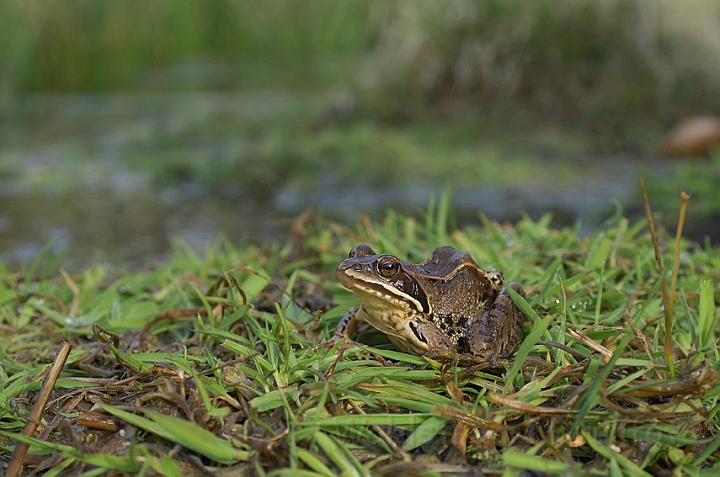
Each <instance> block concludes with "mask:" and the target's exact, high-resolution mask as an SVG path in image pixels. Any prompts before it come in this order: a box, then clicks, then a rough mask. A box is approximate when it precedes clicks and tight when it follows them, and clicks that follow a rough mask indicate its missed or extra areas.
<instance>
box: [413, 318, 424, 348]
mask: <svg viewBox="0 0 720 477" xmlns="http://www.w3.org/2000/svg"><path fill="white" fill-rule="evenodd" d="M410 329H411V330H412V332H413V334H414V335H415V336H417V339H419V340H420V341H422V342H423V343H427V338H425V336H423V334H422V333H420V329H418V326H417V323H415V322H414V321H411V322H410Z"/></svg>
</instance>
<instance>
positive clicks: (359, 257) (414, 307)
mask: <svg viewBox="0 0 720 477" xmlns="http://www.w3.org/2000/svg"><path fill="white" fill-rule="evenodd" d="M337 276H338V279H339V280H340V283H342V284H343V286H345V288H348V289H349V290H352V291H354V292H355V294H356V295H357V296H358V299H359V300H360V302H361V303H362V304H363V306H364V307H365V308H366V309H368V311H370V312H371V313H372V310H379V309H383V308H385V309H396V310H400V311H403V312H405V313H407V314H408V316H409V317H411V316H413V315H415V314H416V313H422V314H429V313H430V312H431V310H430V306H429V304H428V299H427V295H426V293H425V291H424V287H423V286H422V281H423V277H422V276H421V275H420V274H419V273H418V270H417V266H416V265H413V264H412V263H409V262H405V261H404V260H400V259H398V258H397V257H394V256H393V255H389V254H376V253H375V252H374V251H373V249H372V248H370V246H368V245H365V244H362V245H358V246H357V247H355V248H353V249H352V250H350V255H349V257H348V258H347V259H345V260H344V261H343V262H342V263H341V264H340V265H339V266H338V268H337Z"/></svg>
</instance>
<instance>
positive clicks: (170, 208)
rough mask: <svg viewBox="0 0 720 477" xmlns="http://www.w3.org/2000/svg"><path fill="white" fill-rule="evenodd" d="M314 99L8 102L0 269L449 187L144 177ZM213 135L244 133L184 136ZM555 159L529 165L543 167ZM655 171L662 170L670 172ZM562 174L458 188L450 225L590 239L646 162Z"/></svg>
mask: <svg viewBox="0 0 720 477" xmlns="http://www.w3.org/2000/svg"><path fill="white" fill-rule="evenodd" d="M313 101H314V102H316V103H317V102H318V100H317V99H316V98H313V97H303V96H299V95H290V94H286V93H278V92H262V91H256V92H249V93H248V92H217V91H212V92H192V93H157V94H155V93H152V94H151V93H147V94H112V95H36V96H32V97H28V98H25V99H24V100H22V101H18V102H15V103H14V104H11V105H9V106H8V107H6V108H4V111H3V113H2V115H1V116H0V126H1V127H0V259H1V260H2V262H3V263H5V264H6V265H7V266H9V267H10V268H12V269H15V268H20V267H22V266H23V264H27V263H29V262H30V261H31V260H32V259H33V258H34V257H35V256H36V255H37V253H38V252H39V251H40V249H41V248H42V247H43V246H44V245H45V244H46V243H47V242H48V241H50V240H53V249H54V250H63V253H64V257H65V259H64V262H63V266H65V267H66V268H68V269H78V268H82V267H85V266H89V265H91V264H95V263H101V262H109V263H111V264H116V265H122V266H126V267H130V268H139V267H146V266H150V265H152V264H153V263H156V262H158V261H162V260H164V258H165V257H166V256H167V253H168V252H169V249H170V238H171V237H178V238H180V239H182V240H184V241H186V242H187V243H188V244H189V245H190V246H192V247H193V248H198V249H199V248H201V247H202V245H203V244H205V243H207V242H208V241H209V240H211V239H212V238H213V237H215V236H216V235H217V234H219V233H225V234H226V235H227V236H228V237H229V238H230V239H231V240H232V241H233V242H238V241H240V240H245V239H251V240H262V239H277V238H282V237H283V236H284V234H285V231H286V230H287V227H288V225H289V222H290V220H291V219H292V217H294V216H296V215H297V214H299V213H300V212H301V211H302V210H304V209H305V208H307V207H313V208H322V209H323V210H325V212H326V215H327V216H329V217H331V218H335V219H338V220H344V221H349V222H352V221H354V220H356V219H357V217H358V214H359V213H361V212H362V213H367V214H369V215H370V216H371V217H376V218H377V217H381V216H382V214H383V213H384V211H385V210H386V209H387V208H388V207H392V208H394V209H396V210H399V211H401V212H404V213H411V214H413V213H414V214H418V213H419V212H420V211H422V210H424V209H425V207H426V204H427V202H428V200H429V199H430V197H431V196H432V195H437V194H439V193H441V192H442V190H443V189H444V187H445V185H444V184H434V183H432V182H427V181H426V182H424V183H423V184H418V185H413V186H398V187H393V186H376V187H374V186H371V185H368V184H364V183H361V182H359V183H354V184H347V183H341V182H338V181H337V180H324V178H325V176H327V177H334V174H333V170H332V166H330V165H329V166H328V169H327V170H326V171H320V175H321V177H319V178H317V179H318V180H317V181H316V182H318V183H320V184H323V187H320V188H316V189H315V190H313V191H309V192H308V191H299V190H298V188H297V187H290V186H288V185H287V184H283V183H279V185H278V186H277V187H263V188H261V189H257V188H253V187H251V186H242V185H238V183H235V182H232V181H229V182H228V183H226V184H224V185H223V186H222V187H220V188H219V189H214V190H210V188H209V187H207V186H205V185H203V183H202V182H200V181H198V180H196V179H195V178H192V177H188V178H185V177H183V173H182V171H181V172H179V173H178V174H176V175H175V176H173V178H172V179H171V180H158V179H157V176H153V175H152V174H151V173H150V172H149V170H152V169H153V167H157V168H160V169H162V168H163V167H165V166H164V165H163V161H164V160H165V159H164V158H167V157H169V156H170V155H171V154H174V155H175V156H173V157H176V156H177V154H186V155H187V160H188V161H193V160H195V159H194V158H195V157H197V160H198V161H208V162H207V168H212V167H215V165H214V163H213V162H212V158H213V157H223V156H224V155H225V156H226V155H228V154H233V153H234V152H236V151H237V150H239V149H240V150H241V149H242V148H243V147H246V146H245V145H246V142H247V141H252V138H251V136H252V126H253V125H255V124H266V125H267V124H272V121H274V120H276V118H280V117H282V115H283V114H285V113H287V112H288V111H291V110H293V109H298V108H300V109H302V108H303V107H304V108H306V109H307V110H308V111H314V110H316V109H317V107H316V106H307V105H308V104H312V103H313ZM303 105H304V106H303ZM210 127H216V128H217V127H238V130H240V131H244V132H243V133H239V134H238V135H237V137H235V136H228V137H232V139H220V140H217V141H213V140H210V141H208V140H206V139H203V137H202V136H201V135H199V134H198V135H197V137H195V136H193V134H194V131H197V130H204V129H206V128H210ZM247 131H250V132H247ZM243 134H245V135H243ZM173 138H181V139H182V140H173ZM183 157H184V156H183ZM558 160H560V159H548V160H546V161H544V162H543V161H540V162H538V163H537V164H536V167H538V168H539V169H542V168H552V167H554V166H555V165H556V164H555V162H554V161H558ZM143 161H148V162H150V163H152V164H151V165H152V167H149V168H148V167H139V164H140V165H142V166H147V165H148V164H144V163H143ZM652 165H653V166H654V170H655V172H656V173H658V174H661V173H662V170H663V168H664V167H665V166H664V165H663V163H661V162H657V163H653V164H652ZM570 167H571V174H569V178H565V179H562V182H558V181H552V182H549V181H547V180H545V181H544V182H543V181H538V182H537V183H534V184H533V185H532V186H527V185H524V186H519V185H517V184H503V183H492V184H491V185H483V186H475V187H467V186H466V187H454V189H453V191H454V200H455V207H456V212H457V215H458V217H459V219H460V220H461V221H462V222H465V223H467V222H473V221H477V216H478V212H480V211H481V212H483V213H484V214H485V215H487V216H489V217H491V218H493V219H496V220H505V219H515V218H518V217H519V215H520V213H521V211H527V212H528V213H529V214H530V215H531V216H539V215H540V214H542V213H544V212H547V211H554V213H555V214H556V221H557V223H558V224H570V223H572V222H574V221H575V220H578V219H582V221H583V230H584V231H589V230H592V228H593V227H595V226H596V225H597V224H598V223H600V221H601V220H602V219H604V218H605V217H607V216H608V215H609V214H610V213H611V212H612V210H613V200H614V199H618V200H620V201H621V202H624V203H626V204H628V203H632V202H633V199H634V197H635V194H636V191H637V182H638V177H639V175H640V173H641V171H643V170H647V168H648V160H647V159H644V160H643V161H637V160H634V159H632V158H623V157H619V158H602V159H598V158H575V160H574V161H573V164H572V165H571V166H570ZM558 180H560V179H558ZM269 182H272V178H270V179H269Z"/></svg>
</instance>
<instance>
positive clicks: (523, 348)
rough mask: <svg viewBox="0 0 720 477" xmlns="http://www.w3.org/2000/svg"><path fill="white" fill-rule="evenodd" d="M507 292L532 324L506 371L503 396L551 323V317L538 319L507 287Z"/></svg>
mask: <svg viewBox="0 0 720 477" xmlns="http://www.w3.org/2000/svg"><path fill="white" fill-rule="evenodd" d="M507 291H508V293H509V294H510V298H512V301H513V303H515V304H516V305H517V307H518V308H520V311H522V312H523V314H524V315H525V316H526V317H528V318H529V319H530V320H531V321H532V322H533V327H532V329H531V330H530V333H529V334H528V335H527V336H526V337H525V339H524V340H523V342H522V344H520V348H519V349H518V351H517V353H516V354H515V361H514V362H513V365H512V368H510V371H508V373H507V376H506V377H505V388H504V389H503V394H507V393H508V392H509V391H510V389H512V386H513V382H514V381H515V377H516V376H517V374H518V372H519V371H520V368H521V367H522V364H523V362H524V361H525V358H527V356H528V354H529V353H530V351H532V349H533V347H534V346H535V343H536V342H537V341H538V340H539V339H540V337H541V336H542V335H543V333H545V331H546V330H547V329H548V327H549V326H550V323H551V322H552V321H553V317H552V316H551V315H548V316H546V317H545V318H540V316H538V314H537V313H536V312H535V310H533V309H532V308H531V307H530V305H529V304H528V302H526V301H525V299H524V298H523V297H521V296H520V295H519V294H518V293H517V292H516V291H515V290H513V289H512V288H510V287H508V288H507Z"/></svg>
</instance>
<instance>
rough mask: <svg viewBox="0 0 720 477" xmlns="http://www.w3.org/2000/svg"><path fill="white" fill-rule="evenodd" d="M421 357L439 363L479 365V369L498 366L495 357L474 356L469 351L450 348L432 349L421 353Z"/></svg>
mask: <svg viewBox="0 0 720 477" xmlns="http://www.w3.org/2000/svg"><path fill="white" fill-rule="evenodd" d="M423 357H426V358H428V359H432V360H435V361H439V362H441V363H448V364H449V363H457V364H459V365H461V366H479V367H480V368H481V369H496V368H498V363H497V362H496V361H497V360H496V359H494V358H495V357H494V356H493V357H490V358H487V357H484V356H476V355H474V354H470V353H459V352H457V351H455V350H452V349H432V350H430V351H428V352H427V353H425V354H423Z"/></svg>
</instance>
